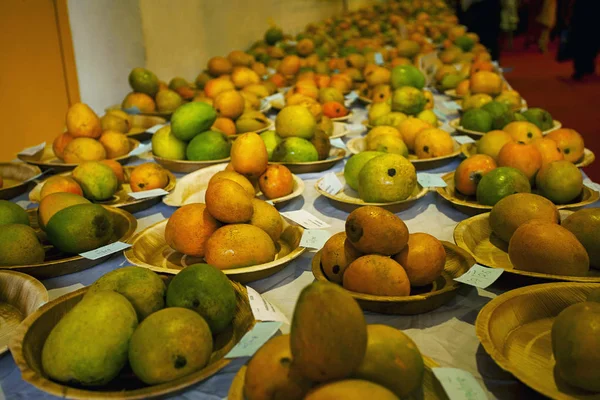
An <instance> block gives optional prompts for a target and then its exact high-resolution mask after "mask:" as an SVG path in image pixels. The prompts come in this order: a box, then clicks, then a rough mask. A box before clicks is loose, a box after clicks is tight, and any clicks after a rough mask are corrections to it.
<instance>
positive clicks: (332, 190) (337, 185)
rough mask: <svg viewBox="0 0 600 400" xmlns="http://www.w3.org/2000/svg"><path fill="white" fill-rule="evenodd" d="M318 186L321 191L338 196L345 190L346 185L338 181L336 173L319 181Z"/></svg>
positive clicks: (331, 173) (327, 175) (326, 175)
mask: <svg viewBox="0 0 600 400" xmlns="http://www.w3.org/2000/svg"><path fill="white" fill-rule="evenodd" d="M318 185H319V189H321V190H322V191H324V192H327V193H329V194H331V195H336V194H338V193H339V192H340V191H341V190H342V189H343V188H344V184H343V183H342V182H341V181H340V180H339V179H338V177H337V175H336V174H335V172H330V173H328V174H325V176H324V177H323V178H322V179H320V180H319V183H318Z"/></svg>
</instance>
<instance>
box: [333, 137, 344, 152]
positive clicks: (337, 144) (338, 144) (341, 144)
mask: <svg viewBox="0 0 600 400" xmlns="http://www.w3.org/2000/svg"><path fill="white" fill-rule="evenodd" d="M330 142H331V145H332V146H335V147H339V148H341V149H345V148H346V143H344V141H343V140H342V139H340V138H335V139H331V140H330Z"/></svg>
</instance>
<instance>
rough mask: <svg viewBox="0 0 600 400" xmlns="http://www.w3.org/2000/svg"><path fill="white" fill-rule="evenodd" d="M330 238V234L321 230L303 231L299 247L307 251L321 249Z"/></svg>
mask: <svg viewBox="0 0 600 400" xmlns="http://www.w3.org/2000/svg"><path fill="white" fill-rule="evenodd" d="M330 237H331V233H329V231H326V230H323V229H305V230H304V232H302V237H301V238H300V246H301V247H305V248H307V249H317V250H318V249H322V248H323V246H325V243H326V242H327V241H328V240H329V238H330Z"/></svg>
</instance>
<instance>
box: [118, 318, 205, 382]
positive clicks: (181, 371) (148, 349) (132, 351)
mask: <svg viewBox="0 0 600 400" xmlns="http://www.w3.org/2000/svg"><path fill="white" fill-rule="evenodd" d="M212 350H213V338H212V334H211V332H210V329H209V327H208V324H207V323H206V321H205V320H204V318H202V317H201V316H200V315H198V314H196V313H195V312H193V311H191V310H188V309H185V308H180V307H171V308H165V309H164V310H160V311H157V312H155V313H154V314H152V315H150V316H149V317H148V318H146V319H145V320H144V321H143V322H142V323H141V324H140V326H139V327H138V328H137V329H136V330H135V332H134V334H133V336H132V337H131V344H130V345H129V364H130V365H131V369H132V370H133V372H134V373H135V375H136V376H137V377H138V378H140V379H141V380H142V381H143V382H144V383H147V384H148V385H155V384H158V383H164V382H169V381H172V380H175V379H177V378H181V377H183V376H186V375H189V374H191V373H193V372H196V371H198V370H200V369H202V368H204V367H205V366H206V364H208V361H209V359H210V356H211V354H212Z"/></svg>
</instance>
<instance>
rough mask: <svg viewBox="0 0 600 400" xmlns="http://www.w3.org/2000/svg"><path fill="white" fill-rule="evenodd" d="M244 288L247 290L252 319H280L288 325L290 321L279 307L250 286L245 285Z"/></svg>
mask: <svg viewBox="0 0 600 400" xmlns="http://www.w3.org/2000/svg"><path fill="white" fill-rule="evenodd" d="M246 290H247V291H248V299H249V300H250V308H251V309H252V315H254V319H256V320H258V321H280V322H285V323H286V324H288V325H289V323H290V321H289V320H288V319H287V317H286V316H285V315H284V314H283V313H282V312H281V310H280V309H279V308H277V307H275V306H274V305H273V304H271V303H270V302H268V301H267V300H265V299H264V298H263V297H262V296H261V295H260V294H259V293H258V292H257V291H256V290H254V289H252V288H251V287H250V286H246Z"/></svg>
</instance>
